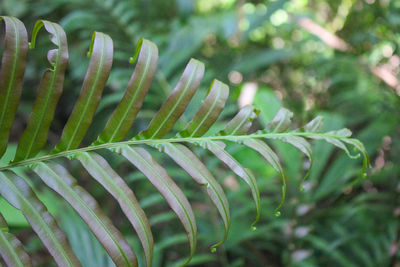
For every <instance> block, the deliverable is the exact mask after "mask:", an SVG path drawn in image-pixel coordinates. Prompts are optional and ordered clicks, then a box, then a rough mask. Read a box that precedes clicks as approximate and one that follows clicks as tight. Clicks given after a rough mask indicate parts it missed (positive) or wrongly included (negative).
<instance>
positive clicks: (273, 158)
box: [220, 105, 287, 216]
mask: <svg viewBox="0 0 400 267" xmlns="http://www.w3.org/2000/svg"><path fill="white" fill-rule="evenodd" d="M258 114H259V110H258V109H256V108H254V107H253V106H251V105H248V106H245V107H243V108H242V109H241V110H240V111H239V112H238V114H236V116H235V117H234V118H233V119H232V120H231V121H230V122H229V123H228V124H227V125H226V127H225V129H224V130H222V131H221V132H220V134H221V135H242V134H247V132H248V131H249V129H250V127H251V126H252V124H253V121H254V120H255V119H256V118H257V116H258ZM285 114H286V113H283V114H282V113H281V114H279V112H278V115H279V118H280V117H282V115H285ZM286 124H287V123H286V122H285V123H281V122H280V120H278V121H271V123H270V124H269V125H270V127H271V128H273V129H274V130H279V129H281V128H283V127H286ZM233 141H235V142H237V143H239V144H244V145H245V146H247V147H249V148H251V149H253V150H255V151H257V152H258V153H260V154H261V155H262V156H263V157H264V159H265V160H266V161H267V162H268V163H269V164H271V166H272V167H273V168H274V169H275V170H276V171H277V172H278V174H279V176H280V177H281V180H282V198H281V202H280V203H279V205H278V207H277V208H276V212H275V215H276V216H280V211H279V209H280V208H281V206H282V205H283V202H284V201H285V196H286V180H285V174H284V172H283V169H282V166H281V165H280V163H279V158H278V156H277V155H276V154H275V152H274V151H273V150H272V149H271V148H270V147H269V146H268V145H267V144H265V143H264V142H263V141H261V140H258V139H245V140H233Z"/></svg>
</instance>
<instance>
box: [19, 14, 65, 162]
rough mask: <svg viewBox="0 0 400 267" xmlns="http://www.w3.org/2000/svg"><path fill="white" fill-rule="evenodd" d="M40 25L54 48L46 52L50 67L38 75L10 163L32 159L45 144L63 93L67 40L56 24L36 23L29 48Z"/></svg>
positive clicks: (33, 42) (32, 45) (47, 22)
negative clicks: (21, 132)
mask: <svg viewBox="0 0 400 267" xmlns="http://www.w3.org/2000/svg"><path fill="white" fill-rule="evenodd" d="M43 26H44V27H45V29H46V31H47V32H48V33H50V34H51V36H50V40H51V41H52V42H53V43H54V44H55V45H56V46H57V49H53V50H50V51H48V53H47V57H48V60H49V62H50V64H51V65H52V67H53V68H52V69H47V70H46V71H45V72H44V74H43V76H42V80H41V82H40V86H39V91H38V94H37V97H36V100H35V103H34V105H33V110H32V114H31V117H30V120H29V123H28V126H27V128H26V129H25V131H24V133H23V134H22V137H21V139H20V141H19V144H18V148H17V152H16V155H15V158H14V161H21V160H24V159H27V158H30V157H33V156H35V155H36V154H37V153H38V152H39V151H40V149H42V148H43V146H44V145H45V144H46V141H47V134H48V131H49V128H50V124H51V121H52V120H53V117H54V112H55V110H56V106H57V103H58V100H59V98H60V96H61V93H62V90H63V83H64V75H65V71H66V69H67V65H68V45H67V37H66V35H65V32H64V30H63V29H62V28H61V26H60V25H58V24H57V23H53V22H49V21H46V20H39V21H37V22H36V24H35V26H34V29H33V36H32V42H31V48H33V47H34V46H35V40H36V36H37V33H38V31H39V30H40V29H41V28H42V27H43Z"/></svg>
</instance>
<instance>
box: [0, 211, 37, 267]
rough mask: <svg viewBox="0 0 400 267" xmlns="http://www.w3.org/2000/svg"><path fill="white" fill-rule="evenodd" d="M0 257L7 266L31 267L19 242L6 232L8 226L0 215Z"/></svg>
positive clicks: (29, 260)
mask: <svg viewBox="0 0 400 267" xmlns="http://www.w3.org/2000/svg"><path fill="white" fill-rule="evenodd" d="M0 255H1V256H2V257H3V260H4V261H5V262H6V264H7V265H8V266H15V267H31V266H32V262H31V259H30V258H29V256H28V254H27V253H26V252H25V250H24V247H23V245H22V244H21V242H20V241H19V240H18V239H17V238H16V237H15V236H14V235H13V234H11V233H9V231H8V226H7V223H6V221H5V220H4V217H3V215H1V213H0Z"/></svg>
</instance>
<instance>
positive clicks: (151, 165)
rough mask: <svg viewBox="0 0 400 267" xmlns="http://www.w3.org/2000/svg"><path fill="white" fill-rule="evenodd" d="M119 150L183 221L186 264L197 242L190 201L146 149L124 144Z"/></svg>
mask: <svg viewBox="0 0 400 267" xmlns="http://www.w3.org/2000/svg"><path fill="white" fill-rule="evenodd" d="M117 152H118V153H120V154H121V155H123V156H124V157H125V158H126V159H128V160H129V161H130V162H131V163H132V164H133V165H135V166H136V168H137V169H138V170H139V171H141V172H142V173H143V174H144V175H145V176H146V177H147V178H148V179H149V181H150V182H151V183H152V184H153V185H154V187H155V188H156V189H157V190H158V191H159V192H160V193H161V195H162V196H163V197H164V198H165V200H166V201H167V202H168V204H169V206H170V207H171V209H172V210H173V211H174V212H175V213H176V215H177V216H178V218H179V220H180V221H181V222H182V225H183V227H184V228H185V231H186V233H187V237H188V240H189V245H190V256H189V258H188V259H187V261H186V262H185V264H184V265H187V264H188V263H189V262H190V260H191V259H192V257H193V255H194V251H195V249H196V243H197V226H196V220H195V218H194V214H193V210H192V207H191V206H190V203H189V201H188V200H187V198H186V197H185V195H184V194H183V192H182V190H181V189H179V187H178V186H177V185H176V184H175V182H174V181H173V180H172V179H171V177H169V175H168V173H167V171H166V170H165V169H164V168H163V167H161V166H160V165H159V164H158V163H157V162H156V161H155V160H154V159H153V157H152V156H151V155H150V153H149V152H147V151H146V150H145V149H143V148H140V147H138V148H134V147H131V146H127V145H124V146H120V147H119V148H118V149H117Z"/></svg>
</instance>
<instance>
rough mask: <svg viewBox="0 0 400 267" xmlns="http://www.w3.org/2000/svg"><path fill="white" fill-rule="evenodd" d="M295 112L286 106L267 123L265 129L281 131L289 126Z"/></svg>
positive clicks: (275, 131)
mask: <svg viewBox="0 0 400 267" xmlns="http://www.w3.org/2000/svg"><path fill="white" fill-rule="evenodd" d="M292 117H293V112H291V111H290V110H287V109H286V108H281V109H280V110H278V113H276V115H275V117H274V118H273V119H272V120H271V121H270V122H269V123H268V124H267V126H266V127H265V130H266V131H267V132H272V133H281V132H283V131H285V130H286V129H287V128H289V126H290V123H291V122H292Z"/></svg>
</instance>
